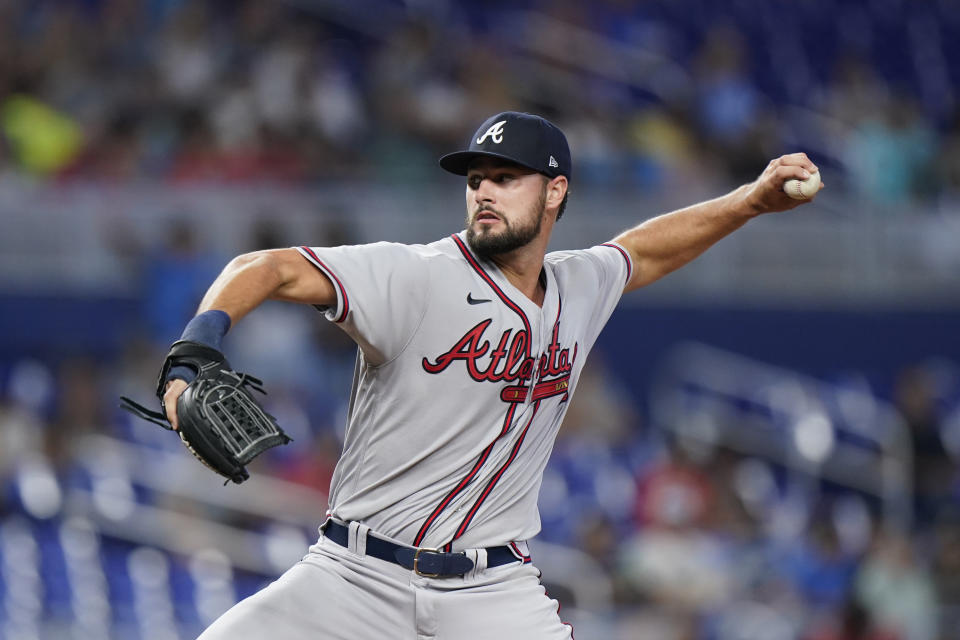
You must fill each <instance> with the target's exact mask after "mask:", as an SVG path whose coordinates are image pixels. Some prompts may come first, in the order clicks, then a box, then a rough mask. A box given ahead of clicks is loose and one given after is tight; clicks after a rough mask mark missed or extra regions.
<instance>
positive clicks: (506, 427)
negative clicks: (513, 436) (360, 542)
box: [413, 235, 536, 550]
mask: <svg viewBox="0 0 960 640" xmlns="http://www.w3.org/2000/svg"><path fill="white" fill-rule="evenodd" d="M450 237H451V238H453V241H454V242H455V243H456V245H457V248H458V249H460V253H462V254H463V257H464V259H465V260H466V261H467V264H469V265H470V267H471V268H472V269H473V270H474V271H476V273H477V275H479V276H480V278H481V279H482V280H483V281H484V282H486V283H487V285H489V286H490V288H491V289H492V290H493V292H494V293H495V294H497V297H498V298H500V300H502V301H503V303H504V304H505V305H507V307H508V308H510V309H511V310H512V311H513V312H514V313H516V314H517V315H518V316H520V320H521V321H522V322H523V327H524V330H525V331H526V335H527V340H526V344H525V345H524V351H525V352H526V355H525V358H526V359H527V360H529V359H530V348H531V345H530V342H531V340H530V337H531V336H532V335H533V334H532V332H531V330H530V320H529V319H528V318H527V315H526V314H525V313H524V312H523V309H521V308H520V306H519V305H518V304H517V303H516V302H514V301H513V300H511V299H510V298H509V296H507V294H506V293H504V292H503V290H502V289H501V288H500V287H499V286H498V285H497V283H496V282H494V281H493V278H491V277H490V275H489V274H488V273H487V272H486V271H485V270H484V268H483V267H482V266H481V265H480V263H479V262H478V261H477V259H476V258H474V256H473V254H472V253H470V250H469V249H467V246H466V245H465V244H464V243H463V240H461V239H460V238H459V236H457V235H452V236H450ZM481 324H483V323H481ZM487 324H489V322H487ZM478 326H479V325H478ZM476 328H477V327H474V329H476ZM483 328H486V324H484V325H483ZM468 333H469V332H468ZM428 362H429V361H428V360H427V359H426V358H425V359H424V363H425V368H426V364H427V363H428ZM427 370H428V371H429V369H427ZM530 375H533V372H532V370H531V374H530ZM475 379H476V378H475ZM517 406H518V405H517V404H511V405H510V406H509V407H508V408H507V415H506V417H505V418H504V420H503V428H502V429H500V433H498V434H497V437H496V438H494V439H493V441H492V442H491V443H490V444H488V445H487V447H486V448H485V449H484V450H483V451H482V452H481V453H480V457H479V458H477V461H476V463H474V465H473V467H472V468H471V469H470V471H469V472H468V473H467V475H466V476H464V477H463V479H461V480H460V482H458V483H457V485H456V486H455V487H454V488H453V490H451V491H450V493H448V494H447V495H446V496H445V497H444V498H443V500H441V501H440V504H438V505H437V506H436V508H434V510H433V512H432V513H431V514H430V515H429V516H428V517H427V519H426V520H424V522H423V524H422V525H421V526H420V530H419V531H418V532H417V535H416V537H415V538H414V540H413V544H414V546H417V547H418V546H420V545H421V544H422V543H423V539H424V537H426V535H427V531H429V529H430V527H431V526H432V525H433V523H434V522H436V521H437V518H438V517H439V516H440V514H441V513H443V511H444V510H445V509H446V508H447V507H448V506H449V505H450V503H451V502H452V501H453V499H454V498H455V497H456V496H457V495H459V494H460V493H461V492H462V491H463V490H464V489H466V488H467V486H469V484H470V483H471V482H472V481H473V479H474V478H476V477H477V474H478V473H480V469H481V468H483V465H484V464H485V463H486V462H487V460H488V459H489V457H490V453H491V452H492V451H493V447H494V445H496V443H497V442H498V441H499V440H500V438H502V437H504V436H505V435H506V434H507V433H508V432H509V431H510V425H511V423H512V422H513V416H514V414H515V413H516V408H517ZM534 413H536V411H534ZM531 420H532V417H531ZM529 426H530V424H529V423H527V428H529ZM525 434H526V429H524V431H523V434H521V436H520V440H519V441H520V442H522V441H523V436H524V435H525ZM518 448H519V447H518V446H516V445H515V446H514V453H513V455H511V460H512V459H513V457H514V456H515V455H516V450H517V449H518ZM491 488H492V485H488V489H487V492H489V489H491ZM485 497H486V496H485V495H484V498H485ZM470 518H471V519H472V516H470ZM464 529H465V528H464ZM460 535H463V534H462V533H461V534H460ZM456 537H459V535H458V536H456ZM456 537H455V538H454V539H456ZM449 547H450V543H448V544H447V549H448V550H449Z"/></svg>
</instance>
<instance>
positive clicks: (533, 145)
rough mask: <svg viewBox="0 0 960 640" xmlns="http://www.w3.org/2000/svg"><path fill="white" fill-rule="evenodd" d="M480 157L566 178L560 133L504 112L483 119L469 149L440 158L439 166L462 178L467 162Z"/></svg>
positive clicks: (551, 126)
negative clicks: (500, 160)
mask: <svg viewBox="0 0 960 640" xmlns="http://www.w3.org/2000/svg"><path fill="white" fill-rule="evenodd" d="M481 156H486V157H491V158H500V159H502V160H509V161H510V162H514V163H516V164H519V165H521V166H524V167H528V168H530V169H533V170H534V171H537V172H539V173H542V174H544V175H545V176H547V177H550V178H554V177H556V176H566V177H567V179H569V178H570V170H571V166H570V165H571V163H570V147H569V146H568V145H567V138H566V136H564V135H563V132H562V131H561V130H560V129H559V127H557V125H555V124H553V123H552V122H550V121H549V120H547V119H546V118H542V117H540V116H537V115H533V114H530V113H520V112H518V111H504V112H503V113H498V114H497V115H495V116H492V117H490V118H487V121H486V122H484V123H483V124H482V125H480V128H479V129H477V132H476V133H474V134H473V138H471V140H470V147H469V148H468V149H465V150H463V151H456V152H454V153H448V154H447V155H445V156H443V157H442V158H440V166H441V167H443V168H444V169H446V170H447V171H449V172H451V173H455V174H457V175H461V176H465V175H467V169H468V168H469V166H470V162H471V161H472V160H473V159H475V158H477V157H481Z"/></svg>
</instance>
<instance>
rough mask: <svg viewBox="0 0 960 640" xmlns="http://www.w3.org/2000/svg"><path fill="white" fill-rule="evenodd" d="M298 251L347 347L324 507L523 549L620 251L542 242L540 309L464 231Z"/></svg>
mask: <svg viewBox="0 0 960 640" xmlns="http://www.w3.org/2000/svg"><path fill="white" fill-rule="evenodd" d="M299 251H300V252H301V253H302V254H303V255H304V257H306V258H307V259H308V260H309V261H310V262H311V263H313V264H314V265H315V266H316V267H317V268H318V269H320V270H321V271H322V272H323V273H325V274H326V275H327V276H328V277H329V278H330V280H331V281H332V282H333V284H334V287H335V289H336V292H337V303H336V305H335V306H330V307H329V308H325V309H324V312H325V314H326V317H327V318H328V319H330V320H332V321H334V322H336V323H338V324H339V325H340V326H341V327H342V328H343V329H344V330H345V331H346V332H347V333H348V334H349V335H350V336H352V337H353V339H354V340H355V341H356V342H357V343H358V345H359V346H360V350H359V353H358V359H357V365H356V370H355V374H354V381H353V391H352V395H351V398H350V410H349V418H348V420H349V422H348V425H347V429H346V435H345V443H344V450H343V454H342V456H341V459H340V462H339V464H338V465H337V468H336V471H335V473H334V476H333V480H332V483H331V487H330V503H329V509H330V513H331V515H333V516H334V517H335V518H337V519H339V520H342V521H344V522H351V521H355V522H362V523H363V524H365V525H366V526H368V527H370V528H371V530H373V531H375V532H377V533H379V534H383V535H385V536H388V537H390V538H393V539H395V540H399V541H403V542H406V543H408V544H411V545H414V546H422V547H431V548H439V549H444V550H446V551H450V550H454V551H456V550H461V549H468V548H479V547H490V546H496V545H504V544H511V543H515V546H514V549H517V550H520V551H522V550H524V547H523V546H522V545H523V541H525V540H527V539H529V538H532V537H533V536H534V535H535V534H536V533H537V532H538V531H539V530H540V518H539V513H538V511H537V494H538V492H539V489H540V482H541V478H542V473H543V469H544V467H545V466H546V464H547V459H548V457H549V455H550V451H551V449H552V447H553V442H554V439H555V437H556V434H557V431H558V430H559V428H560V423H561V421H562V419H563V416H564V414H565V412H566V409H567V406H568V399H569V397H570V395H571V394H572V393H573V391H574V389H575V388H576V385H577V380H578V378H579V376H580V372H581V370H582V368H583V364H584V361H585V359H586V356H587V354H588V352H589V351H590V349H591V347H592V346H593V344H594V342H595V340H596V338H597V335H598V334H599V333H600V330H601V329H602V328H603V326H604V324H605V323H606V321H607V319H608V318H609V316H610V314H611V313H612V311H613V309H614V307H615V306H616V304H617V302H618V301H619V299H620V296H621V294H622V292H623V287H624V285H625V283H626V282H627V281H628V280H629V278H630V271H631V268H632V265H631V263H630V258H629V254H628V253H627V251H626V250H624V249H623V248H622V247H620V246H619V245H617V244H614V243H608V244H604V245H599V246H596V247H592V248H590V249H584V250H576V251H559V252H552V253H549V254H547V256H546V258H545V261H544V268H543V272H542V276H541V277H542V278H543V283H544V284H545V290H546V297H545V299H544V302H543V305H542V307H541V306H537V305H536V304H534V303H533V302H532V301H531V300H530V299H528V298H527V297H526V296H524V295H523V294H522V293H520V291H518V290H517V289H516V288H514V287H513V285H511V284H510V282H509V281H508V280H507V279H506V277H505V276H504V275H503V274H502V273H501V272H500V271H499V269H498V268H497V267H496V266H495V265H494V264H493V263H492V262H489V261H485V260H481V259H480V258H478V257H477V256H476V255H474V253H473V252H472V251H471V250H470V248H469V246H468V244H467V242H466V240H465V233H464V232H461V233H460V234H458V235H454V236H451V237H448V238H445V239H442V240H439V241H437V242H433V243H431V244H427V245H402V244H393V243H385V242H380V243H375V244H369V245H359V246H344V247H334V248H321V247H300V248H299ZM516 544H519V545H521V546H519V547H518V546H516Z"/></svg>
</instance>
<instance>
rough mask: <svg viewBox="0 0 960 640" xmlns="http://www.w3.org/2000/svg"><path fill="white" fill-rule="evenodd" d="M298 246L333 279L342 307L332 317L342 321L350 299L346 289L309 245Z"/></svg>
mask: <svg viewBox="0 0 960 640" xmlns="http://www.w3.org/2000/svg"><path fill="white" fill-rule="evenodd" d="M300 248H301V249H303V250H304V251H306V252H307V254H309V256H310V259H311V260H312V261H313V262H314V263H315V264H316V265H317V266H318V267H320V268H321V269H322V270H323V272H324V273H325V274H326V275H327V276H329V278H330V279H331V280H332V281H333V284H334V286H335V287H336V288H337V291H339V292H340V299H341V300H343V308H342V309H341V310H340V315H338V316H337V317H336V319H334V322H343V321H344V320H346V319H347V313H349V312H350V299H349V298H347V290H346V289H345V288H344V286H343V283H342V282H340V278H338V277H337V274H335V273H334V272H333V271H331V270H330V267H328V266H327V265H326V264H324V262H323V260H321V259H320V258H319V256H317V254H316V253H314V251H313V249H311V248H310V247H300Z"/></svg>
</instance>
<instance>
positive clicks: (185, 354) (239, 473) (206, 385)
mask: <svg viewBox="0 0 960 640" xmlns="http://www.w3.org/2000/svg"><path fill="white" fill-rule="evenodd" d="M180 366H185V367H188V368H189V369H192V370H193V371H194V372H195V373H196V376H197V377H196V379H195V380H194V381H193V382H191V383H189V384H188V385H187V388H186V389H184V391H183V393H182V394H180V397H179V398H178V399H177V419H178V422H179V425H178V430H177V433H179V434H180V439H181V440H183V443H184V444H185V445H186V446H187V448H188V449H189V450H190V452H191V453H192V454H193V455H194V456H196V458H197V459H198V460H199V461H200V462H202V463H203V464H205V465H207V466H208V467H210V468H211V469H213V470H214V471H216V472H217V473H219V474H220V475H222V476H224V477H225V478H227V479H228V480H233V481H234V482H236V483H237V484H240V483H241V482H243V481H244V480H246V479H247V478H249V477H250V474H249V473H247V470H246V468H245V465H247V464H248V463H249V462H250V461H251V460H253V459H254V458H256V457H257V456H258V455H260V454H261V453H263V452H264V451H266V450H267V449H269V448H271V447H275V446H277V445H281V444H286V443H288V442H290V438H289V437H288V436H287V434H285V433H284V432H283V430H282V429H281V428H280V427H279V426H278V425H277V421H276V420H275V419H274V417H273V416H271V415H270V414H269V413H267V412H266V411H264V410H263V409H262V408H261V407H260V405H259V404H258V403H257V401H256V400H255V399H254V397H253V396H252V395H251V393H250V391H249V390H248V388H249V389H255V390H256V391H259V392H260V393H266V392H265V391H264V390H263V387H262V384H263V383H262V382H260V380H257V379H256V378H254V377H253V376H249V375H247V374H245V373H237V372H236V371H234V370H233V369H231V368H230V364H229V363H228V362H227V360H226V358H224V357H223V354H222V353H220V352H219V351H217V350H216V349H214V348H212V347H208V346H207V345H204V344H201V343H199V342H190V341H188V340H180V341H178V342H174V343H173V346H171V347H170V352H169V353H168V354H167V358H166V360H164V362H163V368H162V369H161V370H160V379H159V381H158V382H157V397H158V398H160V409H161V410H160V411H151V410H150V409H147V408H146V407H144V406H143V405H141V404H138V403H136V402H134V401H133V400H131V399H130V398H127V397H124V396H121V398H120V401H121V402H120V406H121V407H122V408H124V409H126V410H127V411H129V412H131V413H133V414H134V415H136V416H138V417H140V418H143V419H144V420H149V421H150V422H152V423H154V424H158V425H160V426H161V427H163V428H164V429H170V430H172V429H173V427H172V426H171V425H170V423H169V422H168V421H167V416H166V413H165V411H164V407H163V393H164V389H165V387H166V382H167V374H168V373H169V372H170V369H171V367H180Z"/></svg>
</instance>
